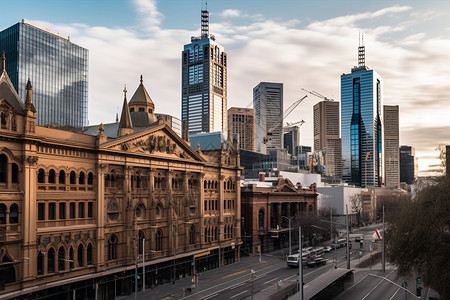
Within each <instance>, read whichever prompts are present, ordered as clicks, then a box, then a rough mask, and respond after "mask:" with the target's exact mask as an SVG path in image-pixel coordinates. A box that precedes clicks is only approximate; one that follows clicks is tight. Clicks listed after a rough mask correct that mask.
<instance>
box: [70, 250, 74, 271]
mask: <svg viewBox="0 0 450 300" xmlns="http://www.w3.org/2000/svg"><path fill="white" fill-rule="evenodd" d="M73 259H74V256H73V248H72V247H70V249H69V267H70V268H71V269H73Z"/></svg>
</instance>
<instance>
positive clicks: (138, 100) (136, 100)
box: [129, 75, 154, 106]
mask: <svg viewBox="0 0 450 300" xmlns="http://www.w3.org/2000/svg"><path fill="white" fill-rule="evenodd" d="M145 103H148V104H151V105H153V106H154V103H153V101H152V98H150V95H149V94H148V93H147V90H146V89H145V87H144V83H143V80H142V75H141V83H140V84H139V86H138V88H137V89H136V91H135V92H134V94H133V97H131V100H130V103H129V104H145Z"/></svg>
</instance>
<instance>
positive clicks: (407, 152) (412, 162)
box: [400, 145, 417, 184]
mask: <svg viewBox="0 0 450 300" xmlns="http://www.w3.org/2000/svg"><path fill="white" fill-rule="evenodd" d="M416 177H417V157H416V150H415V149H414V147H411V146H405V145H402V146H401V147H400V182H405V183H407V184H412V183H414V180H415V179H416Z"/></svg>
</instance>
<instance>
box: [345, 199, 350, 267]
mask: <svg viewBox="0 0 450 300" xmlns="http://www.w3.org/2000/svg"><path fill="white" fill-rule="evenodd" d="M345 223H346V225H347V269H349V270H350V239H349V232H348V205H347V204H345Z"/></svg>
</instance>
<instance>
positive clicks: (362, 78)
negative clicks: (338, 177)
mask: <svg viewBox="0 0 450 300" xmlns="http://www.w3.org/2000/svg"><path fill="white" fill-rule="evenodd" d="M358 50H359V51H358V54H359V55H358V66H357V67H354V68H353V69H352V70H351V73H349V74H342V75H341V130H342V163H343V168H342V179H343V180H344V181H345V182H347V183H349V184H353V185H356V186H381V182H382V177H383V176H382V149H383V147H382V117H383V115H382V114H383V111H382V108H383V99H382V93H383V81H382V79H381V77H380V76H379V75H378V74H377V73H376V72H375V71H374V70H370V69H369V68H368V67H367V66H366V65H365V48H364V46H360V47H359V49H358ZM366 183H367V184H366Z"/></svg>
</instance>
